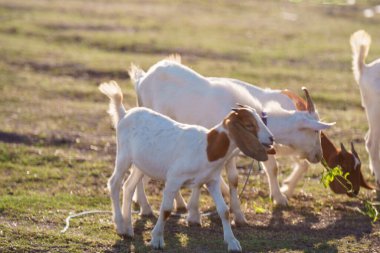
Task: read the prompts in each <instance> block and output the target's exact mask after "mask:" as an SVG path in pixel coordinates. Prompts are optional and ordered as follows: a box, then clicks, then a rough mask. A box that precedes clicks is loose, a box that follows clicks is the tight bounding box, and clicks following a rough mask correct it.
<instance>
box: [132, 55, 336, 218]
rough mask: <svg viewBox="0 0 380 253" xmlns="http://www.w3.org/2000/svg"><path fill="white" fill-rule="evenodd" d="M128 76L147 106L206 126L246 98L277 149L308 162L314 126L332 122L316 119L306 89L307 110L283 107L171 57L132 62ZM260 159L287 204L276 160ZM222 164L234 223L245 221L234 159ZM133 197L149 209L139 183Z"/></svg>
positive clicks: (274, 191) (315, 140)
mask: <svg viewBox="0 0 380 253" xmlns="http://www.w3.org/2000/svg"><path fill="white" fill-rule="evenodd" d="M177 61H178V60H177ZM130 76H131V78H132V81H133V82H134V83H135V88H136V92H137V97H138V101H139V105H141V106H146V107H149V108H152V109H154V110H156V111H158V112H160V113H163V114H165V115H167V116H169V117H171V118H173V119H175V120H178V121H180V122H184V123H192V124H199V125H202V126H205V127H211V126H212V125H214V124H216V123H217V122H219V121H220V120H221V119H222V118H223V115H225V114H226V113H227V112H228V111H229V110H230V108H231V107H233V106H234V105H235V103H241V104H247V105H249V106H251V107H254V108H255V109H256V110H257V111H258V112H259V113H261V112H262V110H263V109H262V105H263V106H264V107H265V110H266V111H267V113H268V119H267V124H268V128H269V129H270V130H271V132H272V133H273V134H274V138H275V140H276V144H278V145H277V146H276V152H277V150H282V152H284V150H287V151H288V152H289V150H292V151H293V150H296V151H297V153H298V155H299V156H300V157H302V158H307V159H308V160H309V161H311V162H313V163H316V162H319V161H320V160H321V157H322V152H321V144H320V135H319V131H320V130H322V129H326V128H328V127H330V126H331V124H327V123H323V122H320V121H319V118H318V114H317V113H316V111H315V109H314V105H313V102H312V100H311V98H310V96H309V95H308V93H307V92H306V94H307V102H308V108H309V111H306V112H305V111H287V110H284V109H282V108H281V107H280V106H279V105H278V104H277V103H274V102H271V103H260V104H257V100H256V99H255V98H254V97H255V95H256V94H251V93H250V90H249V89H248V87H246V86H245V85H236V84H234V82H232V81H231V80H230V79H223V78H205V77H203V76H201V75H199V74H198V73H196V72H194V71H193V70H191V69H190V68H188V67H186V66H184V65H182V64H180V63H178V62H176V61H175V60H173V59H169V60H163V61H160V62H158V63H157V64H155V65H154V66H152V67H151V68H150V69H149V71H148V72H147V73H144V72H143V71H142V70H141V69H139V68H137V67H134V66H133V67H132V69H131V71H130ZM257 89H258V92H257V93H258V98H259V99H261V97H262V96H263V95H262V94H267V97H277V96H281V99H276V100H277V101H278V100H280V102H282V103H281V104H283V103H287V104H288V106H289V107H291V106H293V108H295V107H294V104H293V102H292V100H291V99H289V97H288V96H286V95H283V94H281V91H274V90H262V89H260V90H259V88H257ZM260 94H261V95H260ZM253 102H255V103H253ZM293 153H294V151H293ZM264 164H265V168H266V172H267V175H268V178H269V182H270V189H271V196H273V197H274V199H275V201H276V202H278V203H279V204H286V203H287V199H286V197H285V196H284V195H283V194H282V193H281V192H280V189H279V184H278V181H277V166H276V160H275V159H274V158H273V157H272V156H270V157H269V160H268V161H267V162H265V163H264ZM226 169H227V177H228V181H229V186H230V205H231V210H232V212H233V213H234V216H235V223H236V224H245V223H246V220H245V218H244V214H243V213H242V212H241V210H240V204H239V200H238V196H237V185H238V176H237V170H236V164H235V159H233V158H232V159H230V160H229V161H228V162H227V163H226ZM224 188H226V187H224ZM137 197H138V199H139V200H138V201H139V204H140V206H141V209H142V213H143V214H148V213H149V212H151V208H150V206H149V204H148V202H147V200H146V197H145V195H144V193H143V186H142V184H140V185H139V186H138V194H137ZM198 199H199V189H194V190H193V194H192V197H191V199H190V202H189V204H188V206H187V208H188V210H189V216H188V222H189V223H200V214H199V210H198ZM176 200H177V207H178V203H180V206H183V205H184V201H183V200H182V198H180V197H178V198H177V199H176Z"/></svg>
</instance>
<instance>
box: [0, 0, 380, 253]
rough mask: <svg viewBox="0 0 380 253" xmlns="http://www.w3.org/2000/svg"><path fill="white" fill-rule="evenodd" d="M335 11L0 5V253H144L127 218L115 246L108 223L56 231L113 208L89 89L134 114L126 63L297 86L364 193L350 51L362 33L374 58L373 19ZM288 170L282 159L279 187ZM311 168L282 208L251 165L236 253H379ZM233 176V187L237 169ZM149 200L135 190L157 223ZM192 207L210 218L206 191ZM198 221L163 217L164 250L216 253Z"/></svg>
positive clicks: (141, 229) (350, 206)
mask: <svg viewBox="0 0 380 253" xmlns="http://www.w3.org/2000/svg"><path fill="white" fill-rule="evenodd" d="M322 2H325V3H330V4H322ZM342 2H344V1H322V0H321V1H317V0H316V1H275V0H268V1H259V0H255V1H200V0H198V1H196V0H195V1H178V0H157V1H145V0H144V1H127V0H126V1H122V0H111V1H106V0H94V1H85V0H65V1H58V0H52V1H48V0H12V1H9V0H0V20H1V22H0V94H1V99H0V122H1V124H0V252H155V251H153V250H151V248H150V247H149V246H148V245H147V243H148V241H149V240H150V231H151V229H152V228H153V226H154V224H155V222H156V218H154V217H153V218H144V217H140V216H138V215H137V214H136V215H134V220H135V222H134V227H135V238H134V239H133V240H124V239H122V238H120V237H118V236H117V234H116V233H115V230H114V227H113V224H112V220H111V215H110V214H107V213H106V214H97V215H88V216H84V217H80V218H75V219H73V220H72V221H71V226H70V228H69V229H68V230H67V231H66V233H64V234H62V233H60V231H61V229H62V228H63V227H64V225H65V223H64V220H65V218H66V217H67V216H68V215H70V214H73V213H78V212H82V211H86V210H111V203H110V199H109V196H108V190H107V188H106V184H107V179H108V177H109V176H110V175H111V173H112V170H113V162H114V157H115V132H114V130H113V129H112V127H111V122H110V119H109V117H108V115H107V113H106V110H107V107H108V99H107V98H106V97H105V96H103V95H102V94H101V93H100V92H99V91H98V89H97V86H98V85H99V84H100V83H101V82H103V81H109V80H116V81H117V82H118V83H119V84H120V85H121V87H122V89H123V92H124V95H125V105H126V106H127V107H134V106H135V105H136V96H135V92H134V89H133V87H132V85H131V82H130V80H129V77H128V73H127V69H128V67H129V65H130V63H131V62H134V63H136V64H138V65H140V66H141V67H142V68H144V69H147V68H149V67H150V66H151V65H152V64H154V63H156V62H157V61H158V60H160V59H163V58H165V57H166V56H167V55H169V54H172V53H179V54H181V55H182V61H183V63H184V64H186V65H188V66H190V67H191V68H193V69H195V70H196V71H198V72H199V73H201V74H203V75H206V76H226V77H233V78H238V79H242V80H244V81H247V82H250V83H252V84H255V85H258V86H261V87H268V88H273V89H284V88H287V89H290V90H292V91H295V92H297V93H298V94H300V95H303V94H302V91H301V87H302V86H306V87H307V88H308V89H309V91H310V93H311V95H312V97H313V99H314V102H315V103H316V105H317V108H318V110H319V113H320V115H321V118H322V119H323V120H325V121H328V122H331V121H336V122H337V124H336V125H335V126H334V127H333V128H331V129H329V130H328V131H327V132H326V133H327V134H328V136H330V137H331V138H332V140H333V141H334V144H335V145H337V146H338V145H339V143H340V142H343V143H344V144H345V145H346V146H347V147H349V143H350V141H354V143H355V146H356V149H357V151H358V153H359V155H360V157H361V160H362V162H363V165H362V170H363V172H364V174H365V177H366V178H367V179H368V180H369V181H370V182H373V181H374V177H373V176H372V175H371V173H370V171H369V168H368V155H367V153H366V151H365V145H364V139H363V138H364V135H365V133H366V131H367V129H368V126H367V122H366V118H365V114H364V110H363V108H362V107H361V101H360V94H359V88H358V86H357V85H356V83H355V81H354V78H353V74H352V71H351V49H350V46H349V43H348V40H349V37H350V35H351V34H352V33H353V32H354V31H356V30H358V29H365V30H366V31H367V32H368V33H370V34H371V35H372V39H373V44H372V47H371V49H370V53H369V57H368V59H369V60H374V59H376V57H380V46H379V45H380V33H379V31H380V30H379V25H380V13H379V14H377V13H376V12H374V16H373V17H371V18H368V17H365V15H363V11H364V10H365V9H366V8H373V7H374V6H375V5H376V4H378V2H377V1H371V0H368V1H357V3H356V4H354V5H347V4H343V5H342V4H339V3H342ZM195 102H196V101H195ZM243 162H244V163H248V161H243ZM291 165H292V163H291V161H290V160H289V159H286V158H281V159H280V168H281V176H280V179H281V180H282V179H284V178H285V177H286V175H288V174H289V173H290V171H291ZM311 167H312V168H311V169H310V170H309V171H308V173H307V176H306V177H305V179H304V180H302V181H301V182H300V184H299V186H298V187H297V190H296V193H295V196H294V197H293V198H291V199H290V201H289V206H288V207H277V206H276V205H274V204H273V203H272V202H271V200H270V198H269V189H268V184H267V179H266V175H265V173H263V171H259V170H258V168H257V167H255V169H254V173H253V176H251V177H250V179H249V183H248V186H247V188H246V190H245V191H244V193H243V195H242V209H243V210H244V212H245V214H246V217H247V219H248V221H249V225H248V226H245V227H233V230H234V233H235V235H236V237H237V239H238V240H240V243H241V245H242V247H243V250H244V252H380V225H379V222H376V223H372V222H371V220H370V219H369V218H368V217H366V216H364V215H362V214H361V213H360V212H359V211H358V208H362V204H361V203H360V202H359V201H358V200H356V199H351V198H349V197H347V196H337V195H334V194H333V193H331V192H330V190H329V189H325V188H324V187H323V185H322V184H321V183H320V178H321V174H322V171H323V167H322V166H321V165H320V164H317V165H313V166H311ZM240 172H241V173H240V184H239V189H241V186H242V185H243V182H244V180H245V178H246V176H245V175H246V174H247V170H246V169H242V170H241V171H240ZM161 189H162V183H160V182H153V183H152V184H151V185H150V186H149V187H148V188H147V193H148V196H149V201H150V202H151V203H152V204H153V207H154V209H155V210H156V211H157V210H158V208H159V203H160V199H161ZM184 193H185V196H186V197H187V196H188V195H189V191H184ZM360 196H361V197H363V198H367V199H374V198H375V197H376V194H375V193H374V192H369V191H366V190H365V189H362V190H361V192H360ZM201 209H202V211H209V210H211V211H212V210H215V207H214V205H213V202H212V201H211V199H210V197H209V195H208V194H207V193H206V191H204V194H202V198H201ZM202 223H203V225H202V228H194V227H188V226H187V225H186V222H185V220H184V219H182V218H177V217H172V218H171V219H169V222H168V224H167V226H166V230H165V240H166V248H165V250H164V252H182V253H187V252H189V253H190V252H199V253H201V252H225V251H226V246H225V245H224V244H223V237H222V226H221V223H220V220H219V217H218V216H217V215H211V216H205V217H203V218H202Z"/></svg>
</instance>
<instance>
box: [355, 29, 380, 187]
mask: <svg viewBox="0 0 380 253" xmlns="http://www.w3.org/2000/svg"><path fill="white" fill-rule="evenodd" d="M350 44H351V48H352V69H353V73H354V77H355V81H356V83H357V84H358V85H359V88H360V94H361V100H362V106H363V107H364V108H365V112H366V116H367V120H368V127H369V129H368V132H367V134H366V136H365V140H366V149H367V152H368V154H369V167H370V169H371V171H372V173H373V174H375V178H376V184H377V188H379V186H380V100H379V97H380V59H377V60H375V61H373V62H371V63H369V64H366V63H365V59H366V57H367V55H368V51H369V47H370V45H371V37H370V36H369V34H368V33H366V32H365V31H363V30H360V31H357V32H355V33H353V34H352V35H351V38H350Z"/></svg>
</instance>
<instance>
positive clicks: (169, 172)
mask: <svg viewBox="0 0 380 253" xmlns="http://www.w3.org/2000/svg"><path fill="white" fill-rule="evenodd" d="M99 89H100V91H101V92H102V93H104V94H105V95H107V96H108V97H109V98H110V100H111V102H110V109H109V113H110V115H111V117H112V120H113V124H114V126H115V128H116V135H117V155H116V162H115V170H114V172H113V174H112V176H111V177H110V179H109V181H108V187H109V189H110V192H111V200H112V207H113V219H114V222H115V225H116V230H117V233H118V234H120V235H127V236H133V227H132V216H131V201H132V196H133V192H134V191H135V188H136V185H137V183H138V182H139V181H140V180H141V179H142V177H143V175H144V174H146V175H148V176H149V177H151V178H155V179H158V180H163V181H165V188H164V190H163V198H162V203H161V208H160V215H159V217H158V220H157V223H156V225H155V227H154V229H153V230H152V240H151V246H152V247H153V248H155V249H160V248H162V247H163V246H164V237H163V232H164V225H165V222H166V220H167V219H168V218H169V216H170V212H171V210H172V207H173V201H174V197H175V195H176V193H177V192H178V190H179V189H180V188H181V186H187V187H192V188H193V187H196V188H199V187H201V186H202V185H203V184H206V185H207V188H208V191H209V192H210V194H211V196H212V198H213V199H214V202H215V204H216V208H217V211H218V214H219V216H220V218H221V220H222V224H223V231H224V241H225V242H226V243H228V250H229V251H234V252H241V246H240V243H239V241H238V240H236V238H235V236H234V235H233V232H232V229H231V225H230V222H229V211H228V207H227V205H226V204H225V202H224V199H223V197H222V193H221V190H220V172H221V169H222V167H223V165H224V163H225V161H226V160H227V159H229V158H230V157H231V156H233V155H234V153H237V152H238V150H237V148H239V149H240V150H241V151H242V152H243V153H244V154H246V155H248V156H250V157H252V158H254V159H257V160H259V161H265V160H267V159H268V155H267V153H266V152H267V150H269V149H270V148H271V145H272V144H273V136H272V134H271V132H270V131H269V130H268V128H267V127H266V126H265V125H264V123H263V122H262V121H261V118H260V116H259V115H258V114H257V113H256V111H255V110H254V109H252V108H248V107H243V108H237V109H233V110H232V112H231V111H230V112H229V114H228V115H227V116H225V117H224V118H223V120H222V121H221V122H219V123H218V124H217V125H216V126H214V127H213V128H212V129H210V130H208V129H206V128H204V127H201V126H197V125H187V124H182V123H178V122H176V121H174V120H172V119H170V118H168V117H167V116H164V115H162V114H159V113H157V112H154V111H152V110H151V109H148V108H143V107H138V108H133V109H130V110H129V111H126V110H125V108H124V106H123V104H122V98H123V96H122V93H121V90H120V88H119V86H118V85H117V84H116V82H110V83H103V84H101V85H100V86H99ZM199 113H201V112H199ZM132 164H134V165H135V166H136V168H135V169H133V171H132V174H131V175H130V176H129V178H128V179H127V181H126V182H125V184H124V186H123V211H121V210H120V203H119V193H120V188H121V185H122V180H123V178H124V176H125V174H126V173H127V171H128V169H129V168H130V167H131V165H132ZM137 168H138V169H137Z"/></svg>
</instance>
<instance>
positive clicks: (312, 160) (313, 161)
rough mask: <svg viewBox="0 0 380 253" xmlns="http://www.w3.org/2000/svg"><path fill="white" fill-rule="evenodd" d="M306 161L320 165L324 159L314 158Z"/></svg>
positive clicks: (308, 158) (307, 158)
mask: <svg viewBox="0 0 380 253" xmlns="http://www.w3.org/2000/svg"><path fill="white" fill-rule="evenodd" d="M306 160H307V161H308V162H310V163H314V164H316V163H320V162H321V160H322V158H319V157H312V158H310V157H306Z"/></svg>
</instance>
